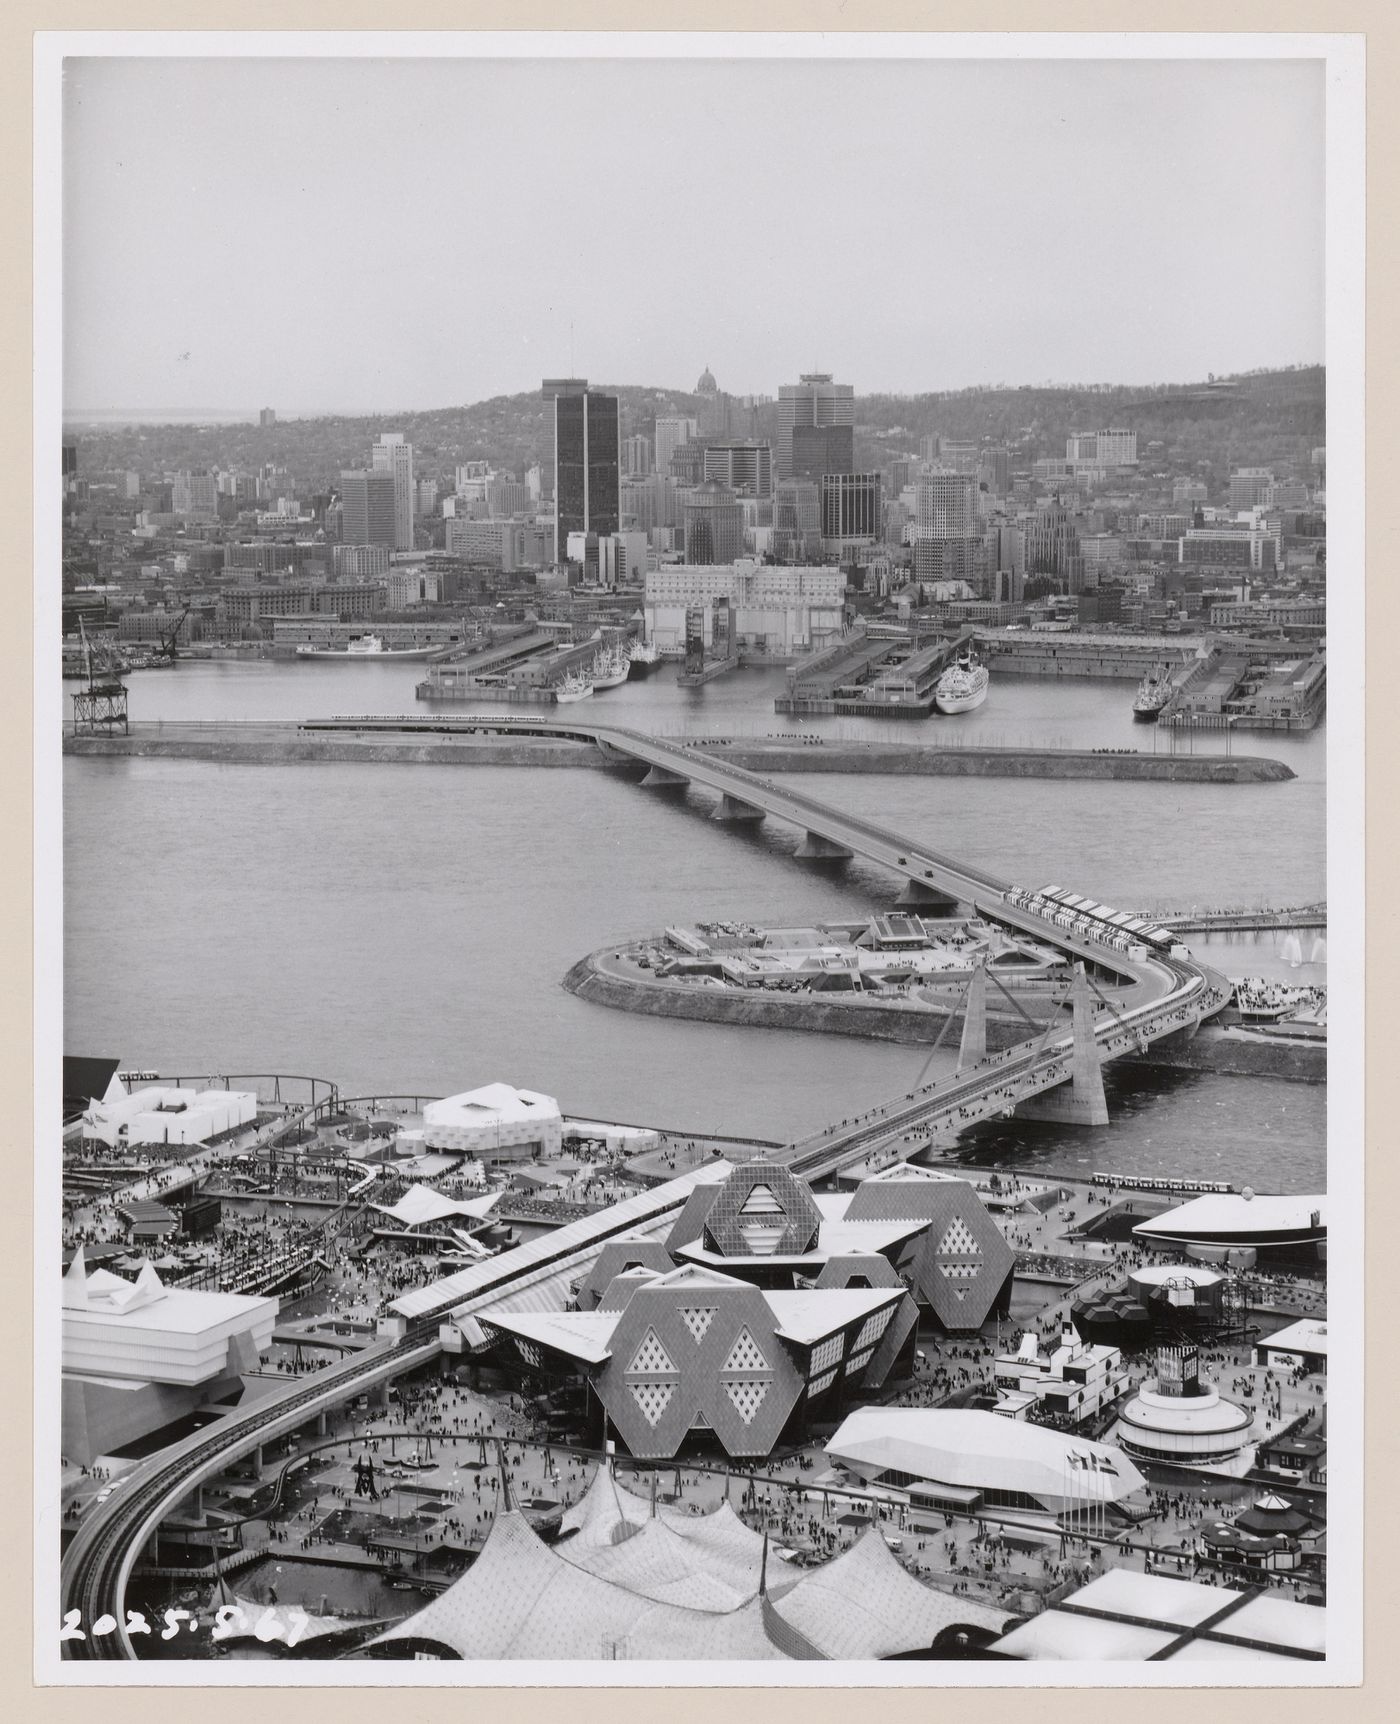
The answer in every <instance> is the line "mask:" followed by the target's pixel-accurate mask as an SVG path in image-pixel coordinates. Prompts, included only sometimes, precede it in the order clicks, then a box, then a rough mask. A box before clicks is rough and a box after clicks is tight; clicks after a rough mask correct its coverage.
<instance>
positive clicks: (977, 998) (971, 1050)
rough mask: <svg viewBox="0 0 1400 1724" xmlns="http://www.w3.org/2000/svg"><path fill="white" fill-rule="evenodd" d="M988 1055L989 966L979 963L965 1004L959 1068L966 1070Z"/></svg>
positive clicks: (968, 985)
mask: <svg viewBox="0 0 1400 1724" xmlns="http://www.w3.org/2000/svg"><path fill="white" fill-rule="evenodd" d="M986 1057H987V966H986V965H985V964H978V965H977V967H976V968H975V969H974V970H973V972H972V980H971V981H970V982H969V983H968V984H967V1000H966V1002H965V1004H964V1006H963V1028H962V1041H961V1042H960V1043H959V1044H958V1070H959V1071H966V1069H967V1068H968V1067H969V1066H975V1065H976V1064H977V1063H978V1061H979V1060H984V1059H986Z"/></svg>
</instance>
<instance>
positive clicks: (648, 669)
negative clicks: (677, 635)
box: [628, 640, 661, 677]
mask: <svg viewBox="0 0 1400 1724" xmlns="http://www.w3.org/2000/svg"><path fill="white" fill-rule="evenodd" d="M631 655H632V656H631V663H630V664H629V666H628V670H629V672H630V674H631V675H632V676H638V677H640V676H650V675H651V673H652V671H654V670H655V669H656V667H657V665H659V664H660V663H661V653H660V650H659V649H658V647H657V645H656V643H655V641H639V640H634V641H633V642H632V648H631Z"/></svg>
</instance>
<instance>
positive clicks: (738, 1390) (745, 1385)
mask: <svg viewBox="0 0 1400 1724" xmlns="http://www.w3.org/2000/svg"><path fill="white" fill-rule="evenodd" d="M724 1392H725V1394H726V1395H728V1396H729V1399H730V1400H731V1401H732V1402H733V1403H734V1411H735V1412H736V1413H738V1415H739V1417H740V1418H741V1419H742V1420H743V1421H744V1423H745V1424H746V1425H751V1424H752V1423H753V1418H754V1414H755V1413H756V1412H757V1411H758V1409H759V1408H760V1407H761V1406H762V1405H763V1397H764V1396H765V1395H766V1394H767V1393H768V1385H767V1383H751V1382H739V1383H726V1384H725V1385H724Z"/></svg>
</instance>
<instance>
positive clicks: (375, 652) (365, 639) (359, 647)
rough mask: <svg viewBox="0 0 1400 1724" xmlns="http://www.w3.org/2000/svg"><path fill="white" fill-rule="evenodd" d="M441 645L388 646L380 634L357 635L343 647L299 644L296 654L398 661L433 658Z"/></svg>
mask: <svg viewBox="0 0 1400 1724" xmlns="http://www.w3.org/2000/svg"><path fill="white" fill-rule="evenodd" d="M441 651H442V648H441V647H435V646H425V647H386V646H385V644H384V641H383V639H382V637H381V636H379V635H356V636H355V638H354V639H353V640H352V641H351V642H350V643H349V644H348V645H347V646H343V647H318V646H310V645H305V646H299V647H298V648H297V651H296V656H297V657H298V658H299V659H340V660H343V659H374V660H376V661H378V660H382V659H394V660H395V661H396V662H398V663H403V662H404V661H405V660H415V659H417V660H422V659H429V658H432V656H433V654H434V653H438V652H441Z"/></svg>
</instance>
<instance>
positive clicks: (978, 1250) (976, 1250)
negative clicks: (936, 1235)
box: [938, 1215, 982, 1257]
mask: <svg viewBox="0 0 1400 1724" xmlns="http://www.w3.org/2000/svg"><path fill="white" fill-rule="evenodd" d="M938 1255H939V1256H940V1257H980V1256H981V1255H982V1247H981V1246H980V1245H979V1244H978V1243H977V1241H976V1240H975V1239H974V1238H973V1237H972V1229H971V1228H970V1227H969V1226H968V1225H967V1223H966V1222H965V1221H964V1220H963V1218H962V1216H961V1215H955V1216H954V1217H953V1219H952V1220H951V1221H950V1222H949V1223H948V1226H947V1228H946V1230H945V1231H944V1234H943V1238H942V1239H941V1240H940V1242H939V1246H938Z"/></svg>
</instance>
